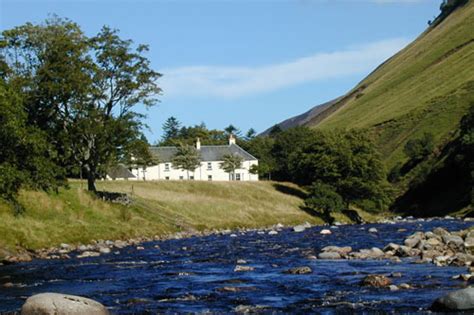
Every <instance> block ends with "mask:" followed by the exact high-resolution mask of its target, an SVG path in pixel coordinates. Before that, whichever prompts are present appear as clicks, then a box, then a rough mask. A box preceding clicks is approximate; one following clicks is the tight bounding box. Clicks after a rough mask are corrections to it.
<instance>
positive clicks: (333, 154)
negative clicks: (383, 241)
mask: <svg viewBox="0 0 474 315" xmlns="http://www.w3.org/2000/svg"><path fill="white" fill-rule="evenodd" d="M288 164H289V169H288V170H289V173H290V175H291V178H292V180H293V181H294V182H296V183H298V184H300V185H311V184H312V183H314V182H321V183H323V184H326V185H330V186H332V187H333V188H334V190H335V192H337V193H338V194H339V195H340V196H341V197H342V199H343V200H344V202H345V203H346V206H347V207H349V204H351V203H356V204H357V203H360V202H364V201H365V204H367V202H366V200H370V201H371V204H373V205H374V208H383V207H385V206H387V205H388V203H389V201H390V199H389V196H388V190H387V187H388V186H387V185H388V184H387V183H386V175H385V170H384V167H383V164H382V162H381V159H380V156H379V154H378V152H377V150H376V148H375V144H374V143H373V141H372V140H371V138H370V137H369V136H368V134H367V133H366V132H364V131H357V130H351V131H347V132H346V131H342V130H338V131H314V136H313V137H312V138H310V139H308V140H307V141H306V143H303V145H302V146H301V147H300V148H299V149H295V152H294V153H292V154H290V156H289V162H288Z"/></svg>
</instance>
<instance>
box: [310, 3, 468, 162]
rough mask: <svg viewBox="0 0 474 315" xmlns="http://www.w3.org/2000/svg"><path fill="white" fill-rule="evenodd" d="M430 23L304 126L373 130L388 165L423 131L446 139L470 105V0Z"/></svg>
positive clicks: (399, 157) (442, 139)
mask: <svg viewBox="0 0 474 315" xmlns="http://www.w3.org/2000/svg"><path fill="white" fill-rule="evenodd" d="M434 24H436V25H434ZM434 24H433V26H431V27H429V28H428V29H427V30H426V31H425V32H424V33H423V34H421V35H420V36H419V37H418V38H417V39H416V40H415V41H414V42H413V43H411V44H410V45H408V46H407V47H406V48H404V49H403V50H402V51H400V52H399V53H397V54H396V55H395V56H393V57H392V58H390V59H389V60H387V61H386V62H384V63H383V64H382V65H380V66H379V67H378V68H377V69H376V70H375V71H373V72H372V73H371V74H370V75H369V76H368V77H366V78H365V79H364V80H363V81H362V82H360V83H359V84H358V85H357V86H356V87H354V89H352V90H351V91H350V92H349V93H347V94H346V95H345V96H344V97H342V98H340V99H339V100H338V101H337V102H336V103H334V104H333V105H332V106H330V107H329V108H327V109H325V110H324V111H323V112H321V113H319V114H318V115H317V116H315V117H313V118H312V119H311V120H310V121H308V122H306V123H305V125H307V126H312V127H315V126H317V127H318V128H324V129H329V128H369V129H371V130H373V131H374V132H375V133H376V134H377V136H378V137H377V139H378V143H379V147H380V150H381V152H382V154H383V156H384V159H385V161H386V164H387V167H388V168H391V167H392V166H393V165H395V163H397V162H403V161H405V160H406V157H405V156H404V154H403V147H404V145H405V143H406V142H407V141H408V140H410V139H414V138H417V137H419V136H421V135H422V134H423V133H424V132H430V133H432V134H433V135H434V136H435V139H436V142H437V144H441V143H444V142H445V141H447V140H449V138H450V136H451V135H452V134H451V133H452V132H453V131H454V130H455V129H456V128H457V126H458V124H459V121H460V119H461V117H462V116H463V115H464V114H465V113H466V111H467V108H468V106H469V105H470V104H471V103H474V1H472V0H471V1H467V3H465V4H461V5H459V6H458V7H457V8H456V9H455V10H454V11H453V12H451V13H450V14H449V16H447V17H446V18H445V19H443V20H442V21H440V22H439V23H434Z"/></svg>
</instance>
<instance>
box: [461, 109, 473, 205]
mask: <svg viewBox="0 0 474 315" xmlns="http://www.w3.org/2000/svg"><path fill="white" fill-rule="evenodd" d="M459 138H460V142H461V148H460V151H461V152H460V154H459V156H458V159H459V160H461V161H460V163H462V164H463V165H464V166H465V168H466V171H467V172H468V173H469V175H470V188H471V193H470V199H471V205H472V206H474V103H473V104H472V105H471V107H470V108H469V112H468V113H467V114H466V116H464V117H463V119H462V120H461V126H460V135H459Z"/></svg>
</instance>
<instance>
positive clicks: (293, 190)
mask: <svg viewBox="0 0 474 315" xmlns="http://www.w3.org/2000/svg"><path fill="white" fill-rule="evenodd" d="M273 187H274V188H275V189H276V190H277V191H279V192H281V193H283V194H286V195H290V196H294V197H298V198H300V199H306V197H307V194H306V193H305V192H304V191H303V190H302V189H300V188H298V187H290V186H286V185H282V184H278V183H275V184H273Z"/></svg>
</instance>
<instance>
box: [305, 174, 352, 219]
mask: <svg viewBox="0 0 474 315" xmlns="http://www.w3.org/2000/svg"><path fill="white" fill-rule="evenodd" d="M305 206H306V207H308V208H309V209H311V210H314V211H316V212H319V213H321V214H323V215H325V216H330V213H331V212H339V211H341V210H343V209H344V201H343V199H342V197H341V196H340V195H339V194H338V193H337V192H336V190H335V189H334V187H332V186H330V185H328V184H324V183H322V182H315V183H314V184H313V185H311V186H310V187H309V190H308V198H306V200H305Z"/></svg>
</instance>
